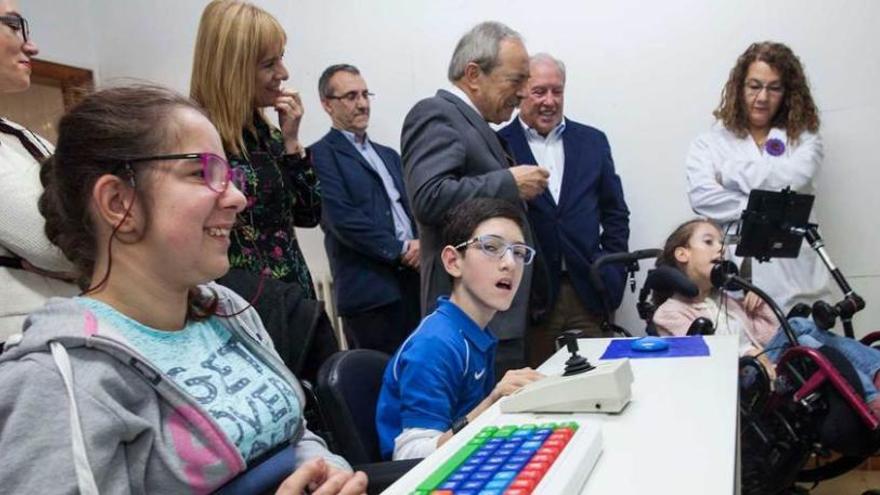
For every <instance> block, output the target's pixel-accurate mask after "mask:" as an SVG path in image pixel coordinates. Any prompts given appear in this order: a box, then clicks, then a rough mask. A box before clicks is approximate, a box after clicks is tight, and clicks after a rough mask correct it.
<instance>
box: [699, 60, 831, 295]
mask: <svg viewBox="0 0 880 495" xmlns="http://www.w3.org/2000/svg"><path fill="white" fill-rule="evenodd" d="M713 115H714V116H715V118H716V119H717V121H716V122H715V124H714V125H713V126H712V128H711V129H710V130H709V131H708V132H706V133H703V134H701V135H700V136H699V137H697V139H696V140H695V141H694V142H693V143H692V144H691V147H690V150H689V151H688V155H687V180H688V197H689V199H690V202H691V207H692V208H693V209H694V211H695V212H697V213H698V214H700V215H703V216H705V217H708V218H711V219H712V220H715V221H716V222H718V223H719V224H720V225H722V226H723V227H724V228H725V229H727V227H728V226H729V225H730V224H731V223H732V222H736V221H737V220H739V218H740V215H741V214H742V210H743V209H744V208H745V207H746V204H747V202H748V197H749V193H750V192H751V191H752V189H765V190H776V191H778V190H781V189H783V188H785V187H787V186H790V187H791V189H792V190H793V191H796V192H799V193H806V194H815V191H816V188H815V179H816V175H817V174H818V172H819V166H820V165H821V164H822V158H823V152H822V140H821V138H820V137H819V115H818V111H817V109H816V105H815V104H814V103H813V98H812V96H811V95H810V87H809V85H808V83H807V79H806V76H805V75H804V70H803V67H802V66H801V63H800V60H799V59H798V58H797V56H796V55H795V54H794V53H793V52H792V51H791V49H790V48H788V47H787V46H785V45H783V44H781V43H773V42H763V43H754V44H752V45H751V46H750V47H749V48H748V49H747V50H746V51H745V52H744V53H743V54H742V55H740V57H739V59H738V60H737V61H736V65H735V66H734V68H733V70H731V71H730V77H729V78H728V80H727V84H726V85H725V86H724V90H723V91H722V93H721V104H720V105H719V106H718V108H717V109H716V110H715V111H714V113H713ZM730 232H731V233H733V232H735V229H734V228H731V229H730ZM751 263H752V266H751V270H752V281H753V282H754V283H755V284H756V285H757V286H758V287H761V288H762V289H764V290H765V291H766V292H767V293H768V294H769V295H770V296H771V297H773V299H775V300H776V302H777V303H778V304H779V306H780V307H781V308H782V309H783V311H788V310H789V309H791V307H793V306H794V305H795V304H797V303H799V302H804V303H807V304H812V303H813V302H814V301H816V300H817V299H824V300H826V301H828V302H832V301H831V298H832V295H831V293H830V290H829V281H830V278H829V274H828V270H827V269H826V268H825V267H824V266H822V262H821V260H820V259H819V258H818V256H817V255H816V254H815V252H814V251H813V250H812V249H811V248H810V247H809V245H808V244H807V243H806V242H804V243H803V245H802V246H801V252H800V255H799V256H798V257H797V258H794V259H773V260H770V261H769V262H766V263H758V262H757V261H754V260H753V261H752V262H751ZM745 302H746V307H747V309H748V308H751V307H752V306H753V305H755V306H756V304H757V299H756V298H755V297H754V296H752V297H748V298H747V300H746V301H745Z"/></svg>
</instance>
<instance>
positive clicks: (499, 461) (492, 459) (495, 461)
mask: <svg viewBox="0 0 880 495" xmlns="http://www.w3.org/2000/svg"><path fill="white" fill-rule="evenodd" d="M506 460H507V457H506V456H496V455H493V456H492V457H490V458H488V459H486V462H485V464H504V461H506Z"/></svg>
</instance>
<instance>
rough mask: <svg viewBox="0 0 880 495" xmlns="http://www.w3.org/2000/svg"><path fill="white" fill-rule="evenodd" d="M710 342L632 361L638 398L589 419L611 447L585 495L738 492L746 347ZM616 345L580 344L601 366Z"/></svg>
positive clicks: (428, 463) (439, 456)
mask: <svg viewBox="0 0 880 495" xmlns="http://www.w3.org/2000/svg"><path fill="white" fill-rule="evenodd" d="M705 339H706V343H707V344H708V346H709V352H710V355H709V356H708V357H683V358H652V359H632V360H631V365H632V371H633V377H634V382H633V385H632V401H631V402H630V403H629V405H627V406H626V408H625V409H624V410H623V411H622V412H621V413H620V414H616V415H606V414H595V415H590V416H589V417H590V418H595V420H596V421H598V422H600V423H601V428H602V436H603V444H604V448H603V452H602V455H601V456H600V457H599V461H598V462H597V463H596V466H595V468H594V469H593V472H592V474H590V477H589V478H588V479H587V483H586V485H585V486H584V490H583V491H582V495H604V494H614V495H628V494H633V495H636V494H640V495H641V494H645V493H664V494H665V493H670V494H671V493H674V494H676V495H686V494H694V495H705V494H709V493H711V494H713V495H714V494H732V493H734V487H735V476H736V469H735V465H736V436H737V433H736V425H737V363H738V344H739V343H738V340H737V338H736V337H734V336H710V337H705ZM609 342H610V339H581V340H578V344H579V345H580V354H581V355H583V356H585V357H586V358H587V359H589V360H590V361H591V362H598V360H599V356H601V355H602V353H603V352H604V351H605V348H606V347H607V346H608V343H609ZM567 358H568V353H567V352H566V350H565V349H561V350H560V351H559V352H557V353H556V354H555V355H554V356H552V357H551V358H550V359H549V360H547V362H546V363H544V364H543V365H542V366H541V367H540V368H539V370H540V371H542V372H544V373H548V374H549V373H554V372H555V373H558V372H560V371H561V370H562V368H563V366H564V363H565V360H566V359H567ZM499 416H501V413H500V411H499V409H498V405H497V404H495V405H494V406H492V407H491V408H489V409H488V410H487V411H486V412H484V413H483V414H482V415H481V416H480V417H479V418H477V420H476V421H474V422H473V423H472V424H470V425H468V427H467V428H465V429H464V430H462V431H461V432H460V433H459V434H458V435H456V437H462V438H463V439H467V438H469V437H471V436H472V435H473V434H476V432H477V431H479V429H480V428H482V427H483V426H485V425H488V424H493V422H495V421H497V420H499V419H501V418H499ZM540 417H541V418H546V417H547V415H545V414H542V415H540ZM564 417H565V416H560V420H564ZM455 440H458V438H455V437H454V438H453V440H452V441H450V442H447V444H446V445H444V446H443V447H442V448H440V449H439V450H438V451H437V452H435V453H434V454H433V455H431V456H430V457H428V458H427V459H426V460H425V461H424V462H422V463H421V464H419V465H418V466H416V468H414V469H413V470H412V471H410V473H408V474H407V475H406V476H404V477H403V478H401V479H400V480H399V481H398V483H395V484H394V485H393V486H392V487H391V488H390V489H389V490H388V491H386V492H385V493H408V491H409V490H406V489H404V488H405V487H411V486H413V484H412V483H413V481H415V480H419V481H420V480H421V479H423V478H424V476H425V473H430V472H433V470H434V469H436V467H438V466H439V465H440V464H441V462H442V461H443V460H445V459H446V458H447V457H448V456H449V455H450V454H451V453H452V452H454V451H455V450H457V448H458V447H459V446H458V445H457V443H458V442H456V441H455ZM416 484H417V482H416Z"/></svg>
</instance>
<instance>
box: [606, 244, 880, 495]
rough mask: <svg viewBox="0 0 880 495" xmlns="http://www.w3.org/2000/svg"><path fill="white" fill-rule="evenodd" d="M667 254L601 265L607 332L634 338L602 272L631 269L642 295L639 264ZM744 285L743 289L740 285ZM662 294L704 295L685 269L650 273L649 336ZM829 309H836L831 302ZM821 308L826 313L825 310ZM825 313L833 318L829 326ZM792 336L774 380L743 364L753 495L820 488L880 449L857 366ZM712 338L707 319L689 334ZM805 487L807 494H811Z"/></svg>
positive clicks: (869, 340)
mask: <svg viewBox="0 0 880 495" xmlns="http://www.w3.org/2000/svg"><path fill="white" fill-rule="evenodd" d="M659 254H660V250H658V249H645V250H640V251H634V252H632V253H615V254H611V255H606V256H603V257H601V258H599V259H597V260H596V261H595V262H594V263H593V266H592V268H591V274H590V278H591V281H592V283H593V285H594V286H595V287H596V289H597V292H598V293H599V294H600V295H601V297H602V299H603V303H605V304H604V308H605V311H604V315H603V320H604V321H603V324H602V325H603V328H605V329H608V330H612V331H615V332H616V333H619V334H622V335H625V336H631V333H630V332H629V331H627V330H626V329H624V328H622V327H620V326H618V325H616V324H614V323H613V322H612V321H611V310H610V308H609V307H608V304H607V299H608V297H607V291H606V289H605V286H604V284H603V283H602V281H601V277H600V275H599V274H600V273H601V268H602V266H604V265H606V264H609V263H622V264H624V266H625V267H626V272H627V277H628V278H629V283H630V289H631V290H632V291H633V292H634V291H635V286H636V282H635V275H634V274H635V272H636V271H638V270H639V261H640V260H645V259H650V258H655V257H656V256H658V255H659ZM730 265H733V264H732V263H730ZM730 265H725V266H726V270H727V271H728V272H732V270H731V268H730ZM733 268H735V265H733ZM736 279H738V277H737V275H736V274H733V273H725V274H724V276H723V280H720V283H723V284H725V285H726V287H727V288H731V289H735V288H737V283H736V282H737V280H736ZM835 279H837V280H838V283H839V282H840V281H841V280H842V281H844V283H845V279H843V277H842V275H840V276H839V278H838V277H837V276H836V277H835ZM739 281H741V282H745V281H743V280H742V279H739ZM746 283H747V282H746ZM742 287H743V285H741V284H740V285H739V288H742ZM749 289H750V290H754V291H756V293H758V294H759V295H761V294H762V291H760V289H759V288H756V287H754V286H751V285H750V284H749ZM654 291H662V292H666V293H679V294H682V295H685V296H688V297H694V296H695V295H696V293H697V289H696V287H695V286H694V284H693V282H691V281H690V280H689V279H688V278H687V277H685V276H684V275H683V274H681V272H680V271H678V270H676V269H674V268H670V267H662V266H661V267H656V268H652V269H650V270H649V271H648V274H647V277H646V278H645V282H644V285H643V286H642V288H641V290H640V291H639V297H638V303H637V311H638V314H639V317H640V318H641V319H642V320H644V321H645V323H646V327H645V333H647V334H649V335H656V334H657V331H656V328H655V327H654V325H653V323H652V318H653V314H654V310H655V309H656V308H655V307H654V305H653V304H652V302H651V300H650V296H651V295H652V293H653V292H654ZM844 293H845V294H848V295H850V297H851V295H852V294H854V293H853V292H852V291H851V290H849V291H844ZM764 296H766V294H764ZM855 297H858V296H855ZM766 299H768V300H769V298H766ZM768 303H770V304H771V307H775V306H776V305H775V303H772V301H768ZM845 304H848V303H847V302H845V301H844V302H842V303H838V307H841V306H844V305H845ZM862 305H864V303H863V302H862ZM825 306H826V307H832V308H833V306H830V305H827V303H825ZM817 307H819V308H821V307H822V305H821V304H819V303H817V305H814V308H810V307H806V308H804V307H803V306H801V307H795V308H794V309H793V310H792V312H791V313H790V314H789V316H810V313H811V312H812V311H810V310H811V309H813V310H814V309H815V308H817ZM819 311H820V313H821V311H822V309H820V310H819ZM835 311H836V310H835ZM774 312H776V313H777V316H778V317H779V318H780V321H781V322H783V328H785V327H786V326H787V324H788V322H787V316H785V315H782V312H781V311H780V310H779V308H778V307H775V311H774ZM805 313H806V314H805ZM838 314H843V315H844V319H843V321H844V328H845V333H846V334H847V336H848V337H852V326H851V323H849V322H848V318H846V313H845V312H843V313H838ZM812 316H813V317H814V319H816V320H817V326H820V328H821V327H824V328H826V329H827V328H828V326H833V320H832V322H831V323H832V325H828V326H824V325H827V324H828V319H829V318H827V316H828V313H825V314H824V315H823V314H819V315H816V314H813V315H812ZM823 316H824V317H826V319H825V320H824V321H823V320H822V318H823ZM851 316H852V314H851V313H850V314H849V317H851ZM701 320H703V321H701ZM786 332H787V335H788V336H789V343H790V347H788V348H787V349H786V350H785V351H784V352H783V353H782V356H781V357H780V359H779V361H778V363H777V365H776V369H775V371H776V378H775V379H774V380H771V378H770V375H769V373H768V372H767V370H766V369H765V368H764V366H763V365H762V364H761V363H759V362H758V360H757V359H756V358H754V357H743V358H741V359H740V363H739V373H740V400H739V421H740V442H739V444H740V449H741V479H740V482H741V492H742V493H743V494H745V495H782V494H788V493H799V492H798V489H797V488H795V483H796V482H797V483H814V484H815V483H818V482H820V481H823V480H827V479H830V478H834V477H836V476H840V475H841V474H844V473H846V472H848V471H850V470H851V469H854V468H855V467H857V466H858V465H860V464H862V463H863V462H864V461H865V460H866V459H867V458H868V457H869V456H871V455H872V454H873V453H875V452H876V451H877V450H878V447H880V419H878V418H876V417H875V416H874V415H873V414H872V412H871V410H870V409H869V408H868V406H867V404H866V403H865V401H864V400H863V398H862V397H863V393H864V391H863V390H862V386H861V382H860V381H859V379H858V377H857V375H856V372H855V370H854V368H853V367H852V365H851V364H850V363H849V362H848V361H847V360H846V359H845V358H844V356H843V355H842V354H840V353H839V352H838V351H837V350H836V349H832V348H829V347H821V348H819V349H812V348H808V347H803V346H800V345H798V343H797V340H796V337H795V335H794V332H793V331H791V329H790V328H789V329H788V330H787V331H786ZM712 333H714V329H713V328H712V324H711V322H710V321H708V320H705V319H703V318H699V319H697V320H695V321H694V322H693V324H692V325H691V326H690V328H689V329H688V335H711V334H712ZM862 343H864V344H866V345H878V344H880V332H874V333H872V334H869V335H868V336H866V337H865V338H864V339H862ZM800 490H801V492H800V493H803V489H800ZM872 493H875V492H874V491H871V492H866V495H867V494H872ZM876 493H880V491H878V492H876Z"/></svg>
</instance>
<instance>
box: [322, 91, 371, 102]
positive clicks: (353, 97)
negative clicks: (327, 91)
mask: <svg viewBox="0 0 880 495" xmlns="http://www.w3.org/2000/svg"><path fill="white" fill-rule="evenodd" d="M375 96H376V95H375V94H374V93H370V92H369V91H361V92H357V91H349V92H348V93H345V94H344V95H339V96H327V97H325V98H327V99H328V100H342V101H344V102H346V103H355V102H357V101H358V99H359V98H363V99H365V100H367V101H369V100H370V99H371V98H373V97H375Z"/></svg>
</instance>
